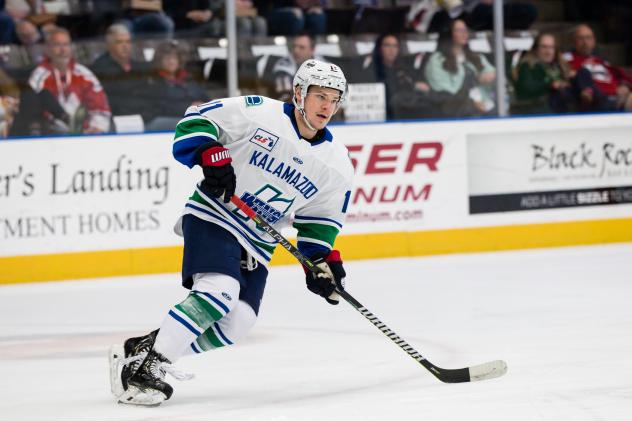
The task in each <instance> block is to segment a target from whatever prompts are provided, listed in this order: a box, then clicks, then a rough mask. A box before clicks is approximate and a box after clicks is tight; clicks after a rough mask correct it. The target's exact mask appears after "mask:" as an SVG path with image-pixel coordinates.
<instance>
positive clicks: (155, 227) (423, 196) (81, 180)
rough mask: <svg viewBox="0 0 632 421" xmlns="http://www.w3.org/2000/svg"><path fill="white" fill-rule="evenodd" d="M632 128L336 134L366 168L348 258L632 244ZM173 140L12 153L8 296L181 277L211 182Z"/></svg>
mask: <svg viewBox="0 0 632 421" xmlns="http://www.w3.org/2000/svg"><path fill="white" fill-rule="evenodd" d="M630 120H631V117H630V116H628V115H616V116H615V115H611V116H582V117H565V118H534V119H500V120H473V121H461V122H456V121H438V122H410V123H401V122H400V123H390V124H346V125H336V126H333V127H331V131H332V133H333V135H334V137H335V140H336V141H341V142H343V143H344V144H345V146H347V149H348V153H349V159H350V160H351V162H352V164H353V167H354V169H355V180H354V188H353V190H352V191H351V192H349V194H348V201H346V203H348V206H347V207H346V222H345V224H344V226H343V229H342V231H341V233H340V235H339V236H338V238H337V239H336V244H335V247H336V248H339V249H340V250H342V251H343V255H344V256H345V259H346V260H352V259H367V258H383V257H394V256H419V255H428V254H438V253H456V252H480V251H485V250H498V249H514V248H525V247H546V246H561V245H574V244H592V243H597V242H612V241H632V218H631V217H630V215H632V204H628V203H632V187H631V186H632V168H631V167H632V142H631V141H630V140H628V137H626V133H630V132H632V121H630ZM534 127H537V129H538V130H537V132H534V131H533V128H534ZM570 127H572V129H570ZM172 138H173V135H172V134H171V133H156V134H138V135H121V136H89V137H67V138H61V137H59V138H48V139H20V140H12V141H2V142H0V284H1V283H7V282H30V281H42V280H56V279H79V278H86V277H102V276H117V275H129V274H147V273H164V272H178V271H179V270H180V264H181V260H182V239H181V238H180V237H179V236H177V235H176V234H175V233H174V231H173V226H174V223H175V222H176V221H177V220H178V217H179V216H180V215H181V213H182V210H183V206H184V204H185V202H186V200H187V198H188V197H189V196H190V195H191V193H192V192H193V188H194V185H195V184H196V182H197V181H198V180H199V179H200V178H201V171H200V169H199V168H198V167H194V168H193V169H189V168H187V167H186V166H184V165H182V164H180V163H178V162H177V161H176V160H175V159H173V157H172V151H171V149H172ZM299 161H300V160H299ZM257 162H259V161H257ZM293 162H297V161H293ZM259 163H260V162H259ZM297 165H300V162H297ZM237 183H238V184H239V179H238V181H237ZM297 191H298V190H297ZM300 192H302V193H306V192H307V190H304V189H303V190H300ZM300 192H299V193H300ZM311 192H312V190H310V194H311ZM613 204H616V206H611V205H613ZM527 209H529V210H531V211H530V212H513V211H515V210H527ZM282 232H283V234H284V235H286V236H288V237H289V238H294V237H293V236H294V234H295V233H294V231H293V230H292V229H291V228H289V229H284V230H283V231H282ZM293 262H294V260H293V258H292V256H290V255H289V254H287V253H285V252H284V251H283V250H281V251H277V252H276V253H275V255H274V257H273V260H272V263H273V264H289V263H293Z"/></svg>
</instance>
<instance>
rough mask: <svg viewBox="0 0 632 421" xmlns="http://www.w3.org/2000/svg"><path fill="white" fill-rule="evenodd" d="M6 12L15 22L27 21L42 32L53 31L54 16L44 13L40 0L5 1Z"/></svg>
mask: <svg viewBox="0 0 632 421" xmlns="http://www.w3.org/2000/svg"><path fill="white" fill-rule="evenodd" d="M6 10H7V13H9V15H11V16H12V17H13V20H14V21H15V22H18V21H21V20H28V21H29V22H31V23H32V24H33V25H35V26H36V27H39V28H41V29H42V31H46V30H51V29H53V28H54V27H55V22H56V20H57V16H56V15H54V14H51V13H47V12H46V7H45V5H44V2H42V1H40V0H6Z"/></svg>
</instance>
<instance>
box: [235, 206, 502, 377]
mask: <svg viewBox="0 0 632 421" xmlns="http://www.w3.org/2000/svg"><path fill="white" fill-rule="evenodd" d="M230 201H231V202H232V203H233V204H234V205H235V206H237V207H238V208H239V209H240V210H241V211H242V212H244V213H245V214H246V215H247V216H248V217H249V218H250V219H252V220H253V221H254V222H255V223H256V224H257V225H259V227H260V228H261V229H263V230H264V231H265V232H267V233H268V234H269V235H270V236H272V238H274V239H275V240H277V241H278V242H279V243H280V244H281V245H282V246H283V248H285V249H286V250H287V251H289V252H290V254H292V256H294V257H295V258H296V259H297V260H298V261H299V262H300V263H301V264H302V265H303V266H305V267H306V268H307V269H308V270H310V271H312V272H314V273H318V272H320V269H319V268H318V267H316V265H314V263H313V262H312V261H311V260H309V259H308V258H307V257H305V256H304V255H303V254H302V253H301V252H300V251H299V250H298V249H297V248H296V246H294V245H293V244H292V243H290V242H289V241H288V240H287V239H286V238H285V237H284V236H283V235H281V233H279V232H278V231H277V230H276V229H274V228H273V227H272V226H271V225H270V224H269V223H268V222H266V221H265V220H264V219H263V218H261V217H260V216H259V215H258V214H257V213H256V212H255V211H254V210H253V209H252V208H251V207H250V206H248V205H247V204H246V203H244V201H243V200H241V199H240V198H238V197H237V196H235V195H233V197H231V199H230ZM336 292H337V293H338V294H339V295H340V296H341V297H342V298H344V300H345V301H346V302H348V303H349V304H351V306H352V307H353V308H355V309H356V310H357V311H358V312H360V314H362V315H363V316H364V317H365V318H366V319H367V320H368V321H370V322H371V323H373V325H374V326H375V327H377V328H378V329H379V330H380V331H381V332H382V333H383V334H384V335H386V336H387V337H388V338H389V339H390V340H391V341H393V342H394V343H395V344H396V345H397V346H399V347H400V348H401V349H403V350H404V351H406V353H407V354H408V355H410V356H411V357H412V358H413V359H414V360H415V361H417V362H418V363H419V364H421V365H423V366H424V367H425V368H426V369H427V370H428V371H430V372H431V373H432V374H433V375H434V376H435V377H436V378H437V379H439V380H441V381H442V382H444V383H463V382H473V381H479V380H487V379H493V378H495V377H500V376H502V375H503V374H505V373H506V372H507V363H505V362H504V361H502V360H496V361H490V362H488V363H484V364H479V365H474V366H471V367H465V368H457V369H447V368H441V367H438V366H436V365H434V364H433V363H431V362H430V361H428V360H427V359H426V358H425V357H424V356H422V355H421V354H420V353H419V352H417V351H416V350H415V349H414V348H413V347H412V346H410V345H409V344H408V342H406V341H405V340H403V339H402V338H400V337H399V336H398V335H397V334H396V333H395V332H393V331H392V330H391V329H390V328H389V327H388V326H386V325H385V324H384V323H383V322H382V321H381V320H380V319H378V318H377V316H376V315H374V314H373V313H371V312H370V311H369V310H368V309H367V308H366V307H364V306H363V305H362V304H360V302H359V301H358V300H356V299H355V298H353V297H352V296H351V294H349V293H348V292H347V291H345V290H339V289H336Z"/></svg>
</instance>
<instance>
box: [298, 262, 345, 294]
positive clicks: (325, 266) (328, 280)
mask: <svg viewBox="0 0 632 421" xmlns="http://www.w3.org/2000/svg"><path fill="white" fill-rule="evenodd" d="M311 260H312V262H314V264H315V265H316V267H318V268H319V269H320V272H318V273H315V272H312V271H310V270H307V269H306V270H305V277H306V281H307V289H309V290H310V291H311V292H313V293H314V294H317V295H320V296H321V297H324V298H325V300H327V302H328V303H329V304H333V305H336V304H338V301H339V300H340V296H339V295H338V293H336V288H338V289H340V290H343V289H344V288H345V283H344V279H345V276H347V274H346V272H345V269H344V268H343V267H342V258H341V257H340V252H339V251H338V250H332V251H331V252H329V254H325V253H317V254H315V255H314V256H312V258H311Z"/></svg>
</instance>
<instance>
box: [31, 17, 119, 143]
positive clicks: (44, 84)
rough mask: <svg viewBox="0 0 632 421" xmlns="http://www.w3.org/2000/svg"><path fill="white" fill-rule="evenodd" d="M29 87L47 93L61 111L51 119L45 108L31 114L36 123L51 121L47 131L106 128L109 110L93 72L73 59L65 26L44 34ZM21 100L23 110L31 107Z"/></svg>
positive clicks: (95, 131)
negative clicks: (39, 59) (42, 51)
mask: <svg viewBox="0 0 632 421" xmlns="http://www.w3.org/2000/svg"><path fill="white" fill-rule="evenodd" d="M29 86H30V88H31V89H32V91H33V93H34V94H35V96H37V95H39V94H41V93H43V92H48V93H49V94H50V96H52V97H53V98H54V99H55V101H56V102H57V104H58V105H59V107H61V109H63V111H64V113H65V117H63V116H62V118H55V119H53V118H52V117H53V116H51V113H50V112H47V111H46V110H44V112H43V115H31V118H33V119H35V120H36V121H37V122H39V121H40V120H44V123H51V124H50V125H49V128H50V130H51V131H53V132H56V133H103V132H107V131H108V130H109V128H110V117H111V113H110V106H109V105H108V100H107V96H106V94H105V92H104V91H103V88H102V87H101V84H100V83H99V81H98V80H97V78H96V77H95V76H94V74H93V73H92V72H91V71H90V70H89V69H88V68H87V67H85V66H83V65H81V64H79V63H77V62H75V60H74V59H73V56H72V45H71V38H70V34H69V33H68V31H67V30H66V29H64V28H56V29H54V30H52V31H50V32H49V33H48V34H47V35H46V57H45V58H44V60H43V61H42V63H41V64H40V65H38V66H37V67H36V68H35V70H33V72H32V73H31V77H30V79H29ZM44 95H45V96H47V97H48V94H44ZM35 100H36V101H37V99H35ZM22 102H26V104H22V105H23V106H24V107H26V108H27V109H26V111H27V112H32V111H33V110H34V108H31V106H32V104H30V103H29V102H28V101H24V100H23V101H22ZM24 107H22V108H21V110H24ZM45 131H46V130H44V129H42V132H45Z"/></svg>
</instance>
